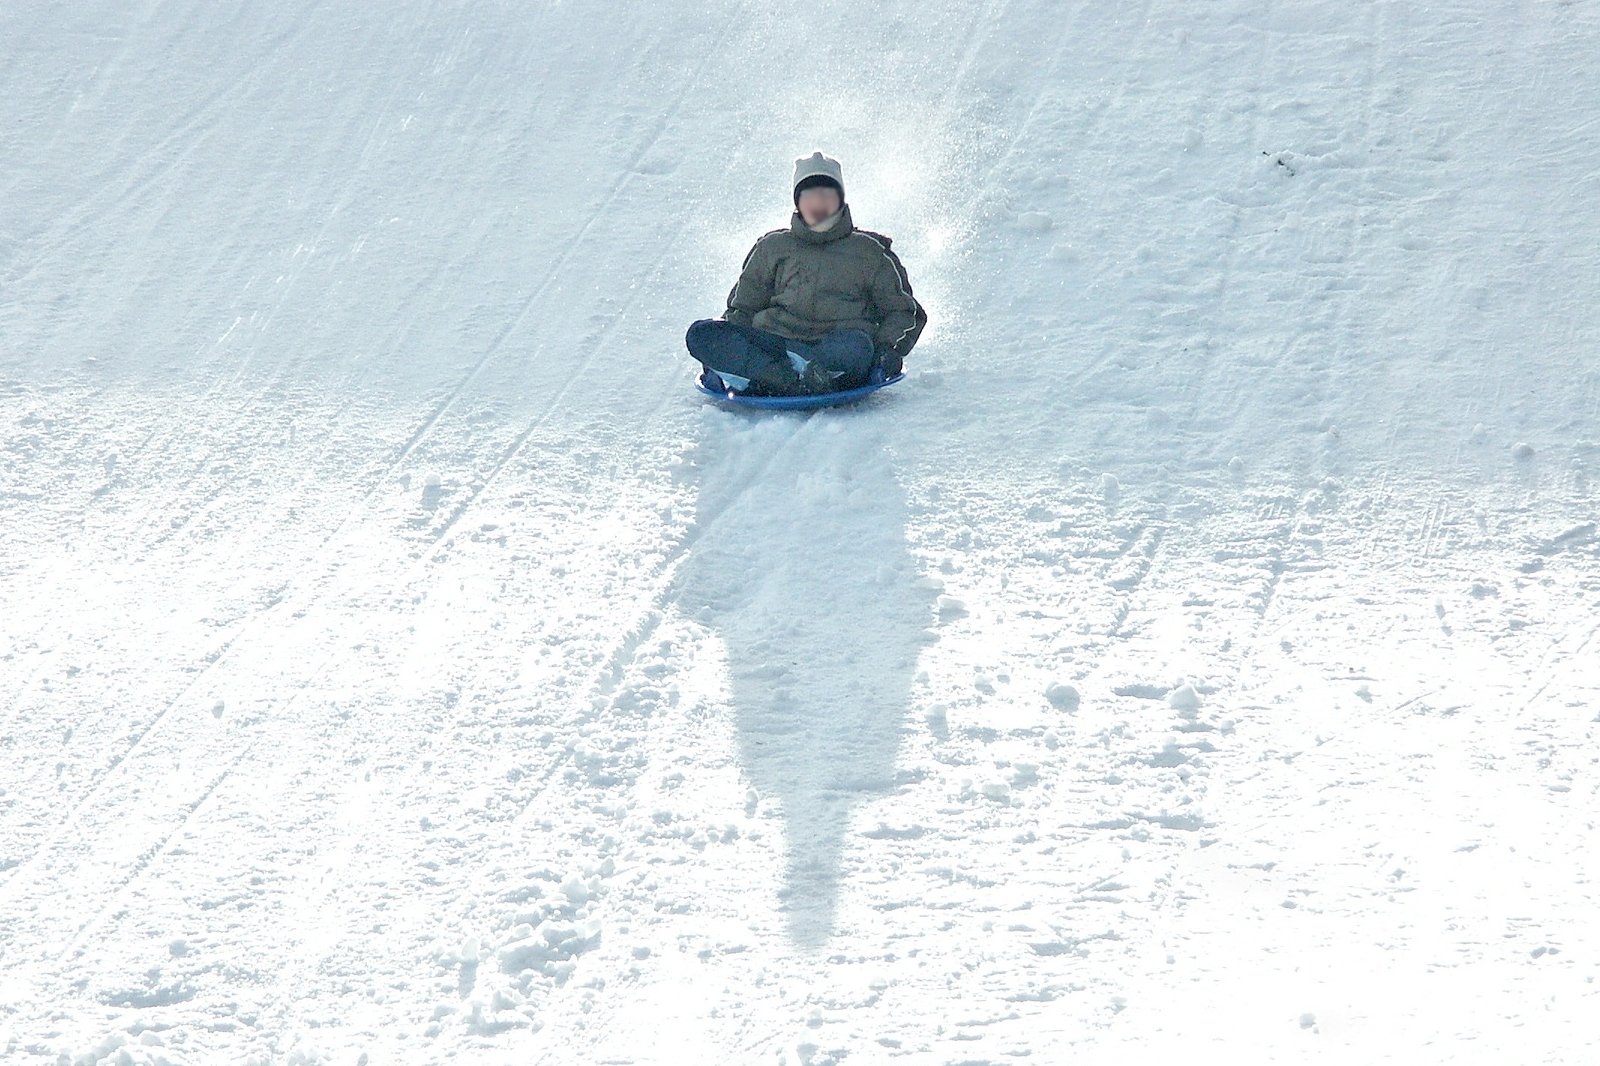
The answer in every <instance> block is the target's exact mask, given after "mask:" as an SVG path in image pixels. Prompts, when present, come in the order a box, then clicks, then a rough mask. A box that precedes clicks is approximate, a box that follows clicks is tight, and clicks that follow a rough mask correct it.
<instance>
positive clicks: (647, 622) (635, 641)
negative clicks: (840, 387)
mask: <svg viewBox="0 0 1600 1066" xmlns="http://www.w3.org/2000/svg"><path fill="white" fill-rule="evenodd" d="M815 414H816V412H814V411H813V412H807V413H805V414H804V416H803V420H799V421H798V424H797V425H796V427H795V429H794V430H793V431H792V432H791V433H789V434H788V435H787V436H785V437H784V438H783V439H782V440H781V441H779V442H778V443H777V444H776V445H775V446H774V447H773V448H772V452H771V454H770V455H768V456H767V458H766V459H765V460H764V461H763V462H762V463H761V466H760V468H759V469H758V470H757V471H755V473H754V476H752V477H749V478H747V479H745V482H744V484H743V486H741V487H740V488H739V489H737V490H736V491H735V492H734V493H733V494H732V495H731V496H729V497H728V498H727V499H726V500H724V501H723V502H722V503H721V504H720V505H719V506H718V507H717V509H716V511H715V512H714V513H712V514H710V515H696V516H695V522H694V526H693V527H691V530H690V531H689V532H688V533H686V534H685V536H684V537H683V539H682V540H680V541H679V542H678V544H677V545H676V546H675V547H674V548H673V551H672V553H671V554H670V555H668V556H667V557H666V558H665V559H664V560H663V561H662V565H661V567H660V573H662V574H663V575H667V579H666V580H665V581H663V582H661V583H660V585H659V587H658V588H657V590H656V592H655V593H654V594H653V595H652V596H651V597H650V599H649V601H647V606H646V607H645V608H644V610H642V611H641V612H639V613H638V614H637V615H636V616H635V618H634V621H633V622H632V623H631V624H630V625H629V626H628V629H627V630H626V632H625V635H624V636H623V638H622V640H621V641H620V642H619V643H618V644H617V645H616V647H614V648H613V650H612V651H611V653H610V654H609V655H608V656H607V657H606V659H605V665H604V666H602V667H601V668H600V670H599V672H598V679H597V681H596V682H595V684H594V687H593V689H592V691H591V695H590V696H589V698H588V699H587V700H585V701H583V704H584V706H583V708H581V709H580V710H578V712H577V714H576V716H575V721H574V723H573V724H574V725H575V726H581V725H582V724H584V723H585V722H588V721H592V720H593V718H594V715H595V713H596V711H597V708H596V706H595V705H596V703H597V702H598V703H604V702H606V701H609V700H610V699H611V698H612V696H613V695H615V692H616V690H617V688H618V687H619V686H620V685H621V682H622V679H623V677H624V676H625V674H626V671H627V666H628V664H629V663H630V662H631V661H632V660H633V657H634V656H635V655H637V654H638V651H639V648H640V647H642V646H643V645H644V643H645V642H646V641H647V640H649V639H650V636H651V635H652V634H653V633H654V632H655V631H656V630H657V629H658V628H660V626H661V624H662V622H663V621H665V619H666V617H667V608H668V606H669V605H670V602H671V600H672V597H673V596H674V595H675V592H676V588H677V572H678V570H679V569H680V568H681V567H682V564H683V562H684V560H686V559H687V558H688V557H689V555H690V554H691V553H692V552H693V550H694V546H695V545H696V544H697V543H698V542H699V541H700V540H702V539H703V538H704V536H705V535H706V533H708V532H709V531H710V530H711V529H713V528H715V527H716V526H717V525H718V524H719V523H720V522H721V521H722V520H723V519H724V518H726V516H727V515H729V514H732V513H734V512H735V511H736V510H737V507H738V504H739V502H740V501H741V500H743V499H745V498H746V497H747V496H748V494H749V492H750V490H751V487H752V486H754V485H756V484H759V483H760V481H761V475H762V474H764V473H766V471H767V470H769V469H770V468H771V467H772V466H774V465H775V464H776V463H777V461H778V459H779V457H780V456H781V455H783V454H784V453H785V452H787V451H788V450H789V448H790V446H792V445H793V444H794V442H795V441H796V440H798V439H799V438H800V437H801V436H802V435H803V434H804V431H805V428H806V426H808V425H809V424H810V422H811V420H812V418H813V416H814V415H815ZM567 759H568V754H567V752H566V751H564V750H563V751H561V752H559V753H557V754H556V755H555V757H554V758H553V759H552V760H551V763H550V765H549V767H548V768H547V769H546V770H545V771H544V773H543V774H540V775H537V776H535V775H532V774H530V775H529V780H530V781H531V783H532V784H533V788H532V790H531V792H530V793H529V795H528V798H527V800H526V801H525V802H524V803H523V804H522V806H521V807H520V808H518V810H517V813H516V814H515V815H513V816H512V817H511V818H510V819H509V822H510V824H511V825H512V826H516V825H518V824H519V823H520V822H521V821H522V819H523V818H524V817H525V816H526V814H527V812H528V810H529V809H530V808H531V807H532V806H533V803H534V801H535V800H536V799H538V797H539V796H540V795H542V794H543V793H544V789H545V786H546V785H547V784H548V782H549V780H550V778H551V777H552V776H554V774H555V772H556V771H557V770H558V769H560V767H561V766H562V765H563V764H564V763H565V762H566V761H567Z"/></svg>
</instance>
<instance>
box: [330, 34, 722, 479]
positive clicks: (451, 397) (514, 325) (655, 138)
mask: <svg viewBox="0 0 1600 1066" xmlns="http://www.w3.org/2000/svg"><path fill="white" fill-rule="evenodd" d="M732 25H733V22H732V20H729V21H728V22H727V23H726V24H725V25H724V27H723V29H722V30H721V31H720V33H719V35H718V37H717V40H716V42H715V44H716V45H717V46H720V45H721V43H722V41H723V40H724V39H725V38H726V37H727V36H728V34H730V33H731V32H732V29H731V27H732ZM717 54H718V48H717V47H712V48H709V49H707V50H706V52H705V56H704V58H702V59H701V61H700V65H699V66H698V67H696V68H695V71H694V73H693V74H692V75H691V76H690V77H689V78H687V79H685V81H684V83H683V88H682V89H681V90H680V91H679V93H678V96H677V98H676V99H675V100H674V101H673V103H672V106H671V108H669V109H668V110H667V111H665V112H664V113H663V114H662V116H661V118H660V120H659V121H658V122H657V123H656V124H655V126H654V127H653V128H652V129H651V131H650V135H649V136H648V137H647V138H646V139H645V143H644V144H643V146H641V147H640V148H639V149H638V150H636V151H635V152H634V153H633V157H632V159H631V160H630V161H629V162H628V164H627V165H626V166H625V167H623V168H622V172H621V174H620V175H619V176H618V178H617V179H616V180H615V181H614V182H613V183H612V185H611V188H610V190H609V191H608V192H607V194H606V196H605V197H604V199H603V200H602V201H601V202H600V204H599V205H598V206H597V207H596V208H595V209H594V210H593V211H592V212H590V214H589V217H588V218H587V219H585V220H584V223H583V225H582V226H580V227H579V228H578V232H577V233H576V234H574V235H573V236H572V237H571V238H569V239H568V240H567V241H566V247H565V249H564V250H563V251H562V253H561V255H560V256H559V257H557V259H556V260H555V262H553V263H552V264H551V265H550V268H549V270H547V271H546V272H545V276H544V277H543V278H542V279H541V280H540V281H539V283H538V285H537V286H536V287H535V288H534V290H533V292H532V293H530V294H529V296H528V298H527V299H526V300H524V301H523V302H522V306H521V307H519V308H518V309H517V311H516V312H515V313H514V314H513V315H512V316H511V321H510V322H509V323H507V325H506V327H505V328H504V329H502V330H501V331H500V332H499V334H497V335H496V336H495V337H494V339H493V340H491V341H490V342H489V344H488V346H487V347H486V348H485V350H484V353H483V355H482V356H481V357H480V358H479V359H478V361H477V362H476V363H475V364H473V366H472V368H471V369H470V370H469V371H468V372H467V374H466V376H465V377H463V378H462V379H461V381H460V382H458V383H457V384H456V386H455V388H453V389H452V390H451V391H450V392H449V394H448V395H446V396H445V398H444V400H443V401H442V402H441V403H440V404H439V405H438V406H437V407H436V408H435V410H434V411H433V413H432V414H431V415H430V416H429V417H428V418H427V419H426V420H425V421H424V422H423V423H422V425H421V426H419V427H418V428H417V430H416V432H414V433H413V434H412V435H411V438H410V439H409V440H407V441H406V443H405V444H404V445H402V446H401V448H400V451H399V452H398V453H397V454H396V456H395V458H394V461H393V462H392V463H391V464H390V466H389V469H388V471H387V472H386V473H385V475H384V476H383V477H382V478H380V479H379V480H380V481H383V480H386V479H387V478H388V476H390V475H392V474H393V472H394V470H395V469H396V468H397V467H398V466H399V465H400V464H401V463H402V462H404V461H405V459H406V458H407V457H408V456H409V455H410V454H411V453H412V451H413V450H415V448H416V447H417V445H418V444H420V443H421V442H422V440H423V438H424V437H426V436H427V435H428V433H430V432H431V431H432V430H433V427H434V426H436V425H437V424H438V422H439V420H440V419H441V418H442V417H443V416H444V414H445V412H446V411H448V410H449V409H450V408H451V407H452V406H453V405H454V404H455V402H456V400H457V399H459V398H460V396H461V395H462V393H463V392H465V391H466V389H467V387H468V386H469V385H471V384H472V382H473V381H474V380H476V378H477V377H478V375H479V374H480V373H481V372H482V371H483V369H484V367H486V366H487V365H488V364H489V362H490V361H491V360H492V359H493V358H494V357H495V356H496V355H497V354H498V353H499V352H500V351H501V350H502V349H503V348H504V346H505V343H506V341H507V340H508V339H509V338H510V337H511V336H512V335H513V334H514V333H515V332H516V331H517V330H518V328H520V327H521V325H522V323H523V321H524V320H526V318H527V316H528V312H529V311H530V310H532V309H533V307H534V305H535V304H536V303H537V302H538V301H539V300H540V298H542V297H543V296H544V293H545V291H546V290H547V289H548V288H549V287H550V285H551V284H552V283H553V282H554V281H555V279H556V278H557V277H559V276H560V274H561V269H562V268H563V267H565V266H566V265H567V263H568V262H569V261H571V259H572V257H573V255H574V254H575V253H576V252H577V250H578V249H579V247H580V246H581V245H582V244H583V242H584V240H585V239H586V238H587V236H588V233H589V230H590V229H591V228H592V227H593V226H594V224H595V222H596V221H598V220H599V219H600V218H602V217H604V216H605V215H606V214H607V212H608V211H609V210H610V209H611V206H612V204H614V203H615V202H616V201H617V198H618V197H620V196H621V195H622V193H623V190H625V189H626V188H627V186H628V184H629V182H630V181H632V180H633V178H634V176H635V174H636V173H637V171H638V165H639V162H640V160H642V159H643V158H644V157H645V156H646V155H647V154H648V153H649V152H650V150H651V149H652V148H654V147H655V146H656V144H657V143H658V142H659V141H660V140H661V137H662V135H663V134H664V133H665V132H666V131H667V130H668V129H669V128H670V127H671V125H672V121H673V119H675V118H676V117H677V115H678V113H679V112H681V111H682V110H683V106H684V103H685V101H687V100H688V98H689V95H690V90H691V89H693V88H694V86H696V85H698V84H699V82H700V80H701V76H702V75H703V74H704V73H705V71H706V69H707V68H708V67H709V66H710V65H711V62H712V59H713V58H714V57H715V56H716V55H717ZM685 216H686V217H685V218H684V219H683V220H682V221H680V223H679V231H680V232H681V231H682V229H683V228H684V227H686V226H687V225H688V218H687V213H685ZM662 243H663V246H664V248H663V251H662V253H661V257H664V256H665V255H666V254H667V252H666V250H665V248H666V247H669V245H668V244H667V242H662ZM661 257H658V261H659V259H660V258H661ZM634 299H637V297H634ZM614 321H615V319H614ZM564 392H565V390H564V389H563V393H564ZM373 491H375V489H374V490H373ZM370 495H371V493H370V492H369V493H368V496H370ZM366 498H367V497H363V498H362V501H361V502H363V503H364V502H365V501H366Z"/></svg>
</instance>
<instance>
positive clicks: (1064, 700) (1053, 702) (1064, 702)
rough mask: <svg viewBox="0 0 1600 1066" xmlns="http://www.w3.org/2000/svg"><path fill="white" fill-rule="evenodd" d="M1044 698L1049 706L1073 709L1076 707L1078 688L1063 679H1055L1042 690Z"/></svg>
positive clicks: (1063, 709)
mask: <svg viewBox="0 0 1600 1066" xmlns="http://www.w3.org/2000/svg"><path fill="white" fill-rule="evenodd" d="M1044 698H1045V699H1047V700H1049V701H1050V706H1052V707H1054V708H1055V709H1056V710H1058V711H1075V710H1077V709H1078V702H1079V699H1080V697H1079V695H1078V690H1077V689H1076V688H1074V687H1073V686H1071V685H1069V684H1067V683H1066V682H1064V681H1057V682H1056V683H1055V684H1053V685H1051V686H1050V687H1049V688H1047V689H1045V690H1044Z"/></svg>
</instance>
